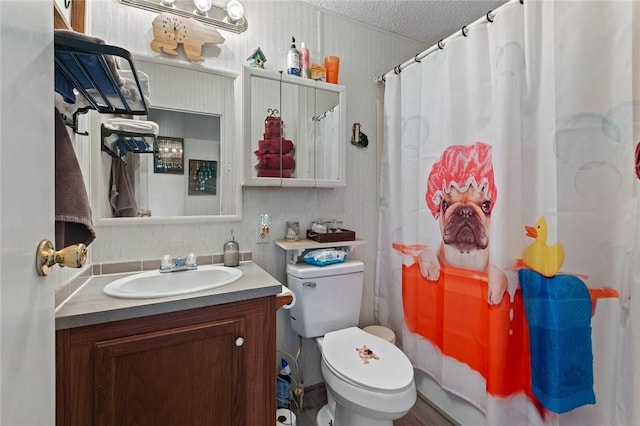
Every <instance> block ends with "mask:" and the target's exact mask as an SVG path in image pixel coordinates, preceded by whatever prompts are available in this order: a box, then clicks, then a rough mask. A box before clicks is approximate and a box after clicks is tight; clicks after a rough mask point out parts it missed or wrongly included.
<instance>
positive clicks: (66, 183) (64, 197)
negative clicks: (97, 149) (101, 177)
mask: <svg viewBox="0 0 640 426" xmlns="http://www.w3.org/2000/svg"><path fill="white" fill-rule="evenodd" d="M54 111H55V118H54V121H55V178H56V181H55V188H56V190H55V222H56V223H55V231H56V232H55V233H56V248H59V249H61V248H63V247H67V246H69V245H71V244H77V243H84V244H85V245H87V246H88V245H89V244H91V242H92V241H93V240H94V239H95V237H96V232H95V230H94V229H93V221H92V219H91V207H90V205H89V198H88V197H87V190H86V188H85V186H84V179H83V178H82V171H81V170H80V164H79V163H78V158H77V157H76V152H75V150H74V149H73V145H72V144H71V139H70V138H69V133H68V132H67V128H66V127H65V125H64V122H63V120H62V117H61V116H60V114H59V113H58V110H54Z"/></svg>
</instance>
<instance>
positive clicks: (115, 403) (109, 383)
mask: <svg viewBox="0 0 640 426" xmlns="http://www.w3.org/2000/svg"><path fill="white" fill-rule="evenodd" d="M244 335H245V324H244V320H243V319H234V320H225V321H218V322H212V323H205V324H196V325H192V326H186V327H180V328H175V329H170V330H163V331H156V332H150V333H145V334H137V335H133V336H128V337H123V338H116V339H111V340H104V341H98V342H96V343H95V351H96V352H95V354H96V356H95V424H96V425H110V426H127V425H176V426H178V425H241V424H244V423H245V419H244V410H242V409H238V406H237V402H238V401H241V398H242V384H243V383H244V382H245V378H244V376H243V374H244V369H243V368H242V366H243V365H244V364H245V361H244V360H245V352H246V351H245V350H244V347H243V346H241V345H240V346H238V345H237V344H236V339H237V338H238V337H239V336H244ZM238 343H241V342H238Z"/></svg>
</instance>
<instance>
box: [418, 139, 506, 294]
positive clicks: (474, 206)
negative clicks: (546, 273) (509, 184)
mask: <svg viewBox="0 0 640 426" xmlns="http://www.w3.org/2000/svg"><path fill="white" fill-rule="evenodd" d="M497 196H498V192H497V190H496V187H495V184H494V178H493V164H492V161H491V146H490V145H487V144H486V143H483V142H475V143H472V144H470V145H453V146H449V147H447V148H446V149H445V150H444V152H443V153H442V156H441V157H440V159H438V161H436V162H435V163H434V164H433V166H432V168H431V172H430V173H429V178H428V181H427V192H426V201H427V206H428V207H429V210H431V214H433V217H434V218H435V219H436V221H437V222H438V224H439V225H440V232H441V234H442V243H441V244H440V247H439V248H438V250H434V249H432V248H430V247H427V248H425V249H424V250H422V252H421V253H420V256H419V264H420V272H421V274H422V276H423V277H424V278H426V279H427V280H430V281H437V280H438V279H439V278H440V265H447V266H454V267H457V268H463V269H470V270H475V271H480V272H484V273H487V274H489V291H488V297H487V299H488V300H487V301H488V303H489V304H499V303H500V302H501V301H502V297H503V295H504V292H505V290H506V288H507V277H506V275H505V274H504V272H503V271H502V270H501V269H499V268H498V267H496V266H493V265H490V264H489V222H490V219H491V211H492V210H493V207H494V205H495V202H496V199H497Z"/></svg>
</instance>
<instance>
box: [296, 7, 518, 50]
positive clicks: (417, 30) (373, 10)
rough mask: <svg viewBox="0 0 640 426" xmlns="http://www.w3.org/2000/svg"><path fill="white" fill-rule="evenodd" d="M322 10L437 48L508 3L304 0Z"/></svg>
mask: <svg viewBox="0 0 640 426" xmlns="http://www.w3.org/2000/svg"><path fill="white" fill-rule="evenodd" d="M303 1H305V2H307V3H310V4H312V5H314V6H316V7H319V8H321V9H324V10H327V11H330V12H334V13H337V14H339V15H344V16H347V17H349V18H351V19H354V20H356V21H359V22H363V23H365V24H368V25H372V26H374V27H377V28H380V29H382V30H385V31H389V32H392V33H395V34H399V35H402V36H404V37H407V38H410V39H412V40H416V41H419V42H421V43H425V44H426V45H428V46H431V45H434V44H436V43H437V42H438V40H440V39H444V38H447V37H448V36H450V35H451V34H453V33H454V32H456V31H458V30H460V29H461V28H462V27H463V26H464V25H467V24H470V23H471V22H473V21H475V20H476V19H478V18H480V17H482V16H484V15H485V14H486V13H487V12H488V11H490V10H494V9H497V8H498V7H499V6H500V5H502V4H504V3H506V2H507V1H506V0H387V1H381V0H303Z"/></svg>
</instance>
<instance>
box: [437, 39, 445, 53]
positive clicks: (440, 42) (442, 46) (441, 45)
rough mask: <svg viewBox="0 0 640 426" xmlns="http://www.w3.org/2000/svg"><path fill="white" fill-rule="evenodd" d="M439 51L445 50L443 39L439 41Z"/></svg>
mask: <svg viewBox="0 0 640 426" xmlns="http://www.w3.org/2000/svg"><path fill="white" fill-rule="evenodd" d="M438 49H440V50H442V49H444V43H443V42H442V39H440V40H438Z"/></svg>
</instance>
